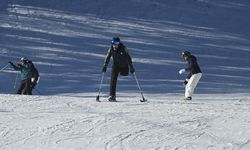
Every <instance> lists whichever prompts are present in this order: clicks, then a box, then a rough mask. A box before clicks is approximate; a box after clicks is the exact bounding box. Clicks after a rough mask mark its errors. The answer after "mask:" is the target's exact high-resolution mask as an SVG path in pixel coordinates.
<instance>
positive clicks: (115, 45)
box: [111, 37, 121, 49]
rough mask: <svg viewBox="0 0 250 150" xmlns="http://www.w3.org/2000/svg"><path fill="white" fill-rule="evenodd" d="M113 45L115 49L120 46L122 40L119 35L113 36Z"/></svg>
mask: <svg viewBox="0 0 250 150" xmlns="http://www.w3.org/2000/svg"><path fill="white" fill-rule="evenodd" d="M111 44H112V47H113V48H114V49H117V48H118V47H119V45H120V44H121V40H120V38H119V37H113V39H112V41H111Z"/></svg>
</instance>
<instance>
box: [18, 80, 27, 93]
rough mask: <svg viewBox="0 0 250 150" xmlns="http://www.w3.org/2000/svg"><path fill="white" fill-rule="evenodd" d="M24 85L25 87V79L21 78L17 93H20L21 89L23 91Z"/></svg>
mask: <svg viewBox="0 0 250 150" xmlns="http://www.w3.org/2000/svg"><path fill="white" fill-rule="evenodd" d="M24 87H25V81H24V80H22V81H21V83H20V86H19V88H18V90H17V94H22V91H23V89H24Z"/></svg>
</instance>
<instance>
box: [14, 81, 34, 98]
mask: <svg viewBox="0 0 250 150" xmlns="http://www.w3.org/2000/svg"><path fill="white" fill-rule="evenodd" d="M17 94H24V95H32V92H31V79H26V80H22V81H21V84H20V86H19V88H18V90H17Z"/></svg>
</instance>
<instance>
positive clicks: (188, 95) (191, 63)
mask: <svg viewBox="0 0 250 150" xmlns="http://www.w3.org/2000/svg"><path fill="white" fill-rule="evenodd" d="M182 57H183V59H184V60H185V61H187V62H188V67H187V68H185V69H181V70H180V71H179V73H180V74H183V73H184V72H186V71H189V72H190V73H189V75H188V76H187V78H186V80H185V81H184V85H185V98H184V100H192V95H193V93H194V89H195V87H196V86H197V84H198V82H199V80H200V79H201V76H202V72H201V69H200V67H199V64H198V63H197V58H196V57H195V56H193V55H192V54H191V53H190V52H189V51H184V52H182Z"/></svg>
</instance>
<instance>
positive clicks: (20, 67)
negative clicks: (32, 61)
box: [9, 61, 22, 71]
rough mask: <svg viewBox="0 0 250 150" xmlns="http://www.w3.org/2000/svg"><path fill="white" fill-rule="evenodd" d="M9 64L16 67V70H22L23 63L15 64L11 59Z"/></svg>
mask: <svg viewBox="0 0 250 150" xmlns="http://www.w3.org/2000/svg"><path fill="white" fill-rule="evenodd" d="M9 64H10V65H11V66H12V67H13V68H14V69H15V70H19V71H20V70H22V65H21V64H18V66H16V65H14V64H13V62H11V61H9Z"/></svg>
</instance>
